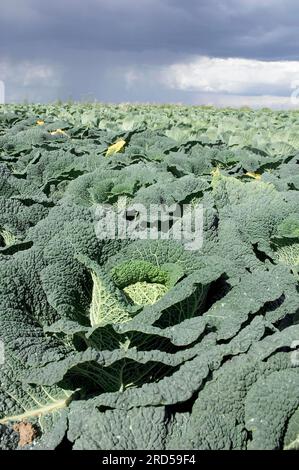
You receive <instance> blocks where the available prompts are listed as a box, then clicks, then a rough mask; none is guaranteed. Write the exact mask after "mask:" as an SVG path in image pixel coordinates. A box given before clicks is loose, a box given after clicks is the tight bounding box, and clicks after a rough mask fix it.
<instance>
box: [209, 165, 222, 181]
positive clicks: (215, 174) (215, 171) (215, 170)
mask: <svg viewBox="0 0 299 470" xmlns="http://www.w3.org/2000/svg"><path fill="white" fill-rule="evenodd" d="M211 175H212V176H213V178H215V177H216V178H217V177H218V176H220V175H221V173H220V168H219V167H218V166H217V167H216V168H213V169H212V171H211Z"/></svg>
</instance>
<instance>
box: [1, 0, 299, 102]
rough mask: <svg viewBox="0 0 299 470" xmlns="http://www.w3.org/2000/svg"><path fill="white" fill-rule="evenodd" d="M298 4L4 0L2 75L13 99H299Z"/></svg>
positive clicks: (270, 0)
mask: <svg viewBox="0 0 299 470" xmlns="http://www.w3.org/2000/svg"><path fill="white" fill-rule="evenodd" d="M298 10H299V3H298V0H297V1H296V0H51V1H50V2H46V1H42V0H1V2H0V80H2V81H4V82H5V88H6V101H7V102H11V101H24V100H28V101H35V102H47V101H53V100H56V99H62V100H66V99H68V98H72V99H74V100H98V101H104V102H128V101H133V102H140V101H142V102H175V103H177V102H182V103H186V104H215V105H219V106H226V105H232V106H241V105H246V104H248V105H251V106H273V107H292V106H296V105H297V106H299V105H298V104H297V103H296V101H297V99H296V96H297V94H298V96H299V92H298V90H297V87H298V88H299V34H298V30H299V14H298V13H299V11H298ZM292 92H293V99H291V94H292ZM298 101H299V99H298Z"/></svg>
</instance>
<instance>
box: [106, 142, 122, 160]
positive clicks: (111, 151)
mask: <svg viewBox="0 0 299 470" xmlns="http://www.w3.org/2000/svg"><path fill="white" fill-rule="evenodd" d="M125 145H126V141H125V140H123V139H121V140H118V141H117V142H115V144H112V145H110V147H108V150H107V152H106V157H109V156H110V155H113V154H114V153H117V152H120V151H121V149H122V148H123V147H124V146H125Z"/></svg>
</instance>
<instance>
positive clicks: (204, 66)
mask: <svg viewBox="0 0 299 470" xmlns="http://www.w3.org/2000/svg"><path fill="white" fill-rule="evenodd" d="M161 80H162V82H163V83H164V84H165V85H167V86H168V87H169V88H173V89H178V90H190V91H200V92H207V93H231V94H252V95H277V94H283V95H287V94H288V93H289V94H290V93H291V91H292V90H291V87H292V84H293V83H294V82H296V81H298V80H299V61H275V62H274V61H271V62H267V61H259V60H248V59H234V58H232V59H219V58H209V57H200V58H197V59H195V60H193V61H190V62H188V63H178V64H173V65H170V66H168V67H166V68H164V69H163V70H162V71H161Z"/></svg>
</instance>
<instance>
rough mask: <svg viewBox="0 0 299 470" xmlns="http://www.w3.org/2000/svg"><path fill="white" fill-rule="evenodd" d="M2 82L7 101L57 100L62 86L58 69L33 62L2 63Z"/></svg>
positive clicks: (8, 61) (0, 67) (0, 78)
mask: <svg viewBox="0 0 299 470" xmlns="http://www.w3.org/2000/svg"><path fill="white" fill-rule="evenodd" d="M0 80H1V81H2V82H3V83H4V84H5V90H6V101H22V100H24V99H27V100H28V101H34V102H36V101H45V100H49V99H50V100H51V99H55V98H56V96H57V91H58V90H59V87H60V86H61V77H60V72H59V70H58V69H57V67H55V66H53V65H49V64H45V63H36V62H31V61H22V62H16V61H11V60H2V61H0Z"/></svg>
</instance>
